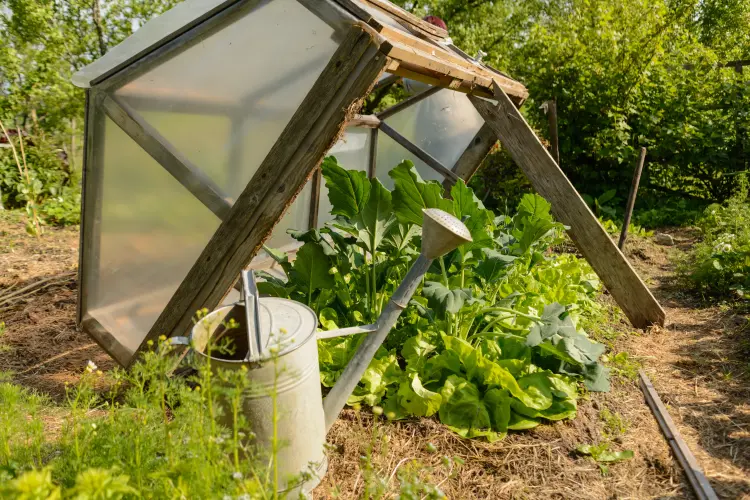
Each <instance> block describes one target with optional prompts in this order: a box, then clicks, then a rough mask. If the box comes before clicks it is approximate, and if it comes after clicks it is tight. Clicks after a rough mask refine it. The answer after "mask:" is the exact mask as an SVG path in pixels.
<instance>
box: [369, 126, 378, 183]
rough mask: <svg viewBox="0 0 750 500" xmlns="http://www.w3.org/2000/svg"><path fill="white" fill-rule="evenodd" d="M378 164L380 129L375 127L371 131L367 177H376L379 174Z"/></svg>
mask: <svg viewBox="0 0 750 500" xmlns="http://www.w3.org/2000/svg"><path fill="white" fill-rule="evenodd" d="M377 165H378V129H376V128H374V129H372V130H371V133H370V158H369V162H368V164H367V177H369V178H370V179H374V178H375V176H376V175H377Z"/></svg>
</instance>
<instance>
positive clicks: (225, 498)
mask: <svg viewBox="0 0 750 500" xmlns="http://www.w3.org/2000/svg"><path fill="white" fill-rule="evenodd" d="M221 500H232V497H230V496H229V495H224V496H223V497H221Z"/></svg>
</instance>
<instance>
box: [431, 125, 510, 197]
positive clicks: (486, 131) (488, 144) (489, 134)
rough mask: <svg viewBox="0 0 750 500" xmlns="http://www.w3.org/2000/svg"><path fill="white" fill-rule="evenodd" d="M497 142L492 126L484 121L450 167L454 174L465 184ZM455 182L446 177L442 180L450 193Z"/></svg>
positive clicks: (444, 187)
mask: <svg viewBox="0 0 750 500" xmlns="http://www.w3.org/2000/svg"><path fill="white" fill-rule="evenodd" d="M496 143H497V135H495V132H494V131H493V130H492V127H490V126H489V125H487V124H486V123H485V124H484V125H482V127H481V128H480V129H479V131H478V132H477V134H476V135H475V136H474V138H473V139H472V140H471V142H470V143H469V145H468V146H467V147H466V149H465V150H464V152H463V153H461V156H459V158H458V160H456V164H455V165H453V168H452V169H451V170H452V171H453V173H454V174H456V176H458V177H459V178H461V179H463V180H464V182H466V183H467V184H468V183H469V181H470V180H471V178H472V177H473V176H474V173H475V172H476V171H477V169H478V168H479V165H481V164H482V160H484V159H485V158H486V157H487V155H488V154H489V153H490V151H491V150H492V147H493V146H494V145H495V144H496ZM455 183H456V181H455V180H454V179H451V178H450V177H446V178H445V180H444V181H443V189H445V190H446V191H447V192H448V193H450V190H451V188H452V187H453V185H454V184H455Z"/></svg>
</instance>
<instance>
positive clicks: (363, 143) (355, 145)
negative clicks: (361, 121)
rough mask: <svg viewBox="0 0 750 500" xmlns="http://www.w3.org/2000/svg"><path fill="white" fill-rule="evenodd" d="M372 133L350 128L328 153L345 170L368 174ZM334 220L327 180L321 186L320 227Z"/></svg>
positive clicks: (366, 130)
mask: <svg viewBox="0 0 750 500" xmlns="http://www.w3.org/2000/svg"><path fill="white" fill-rule="evenodd" d="M371 134H372V131H371V130H370V129H367V128H355V127H350V128H348V129H346V132H345V133H344V136H343V137H342V138H341V139H339V142H337V143H336V144H335V145H334V146H333V148H331V150H330V151H329V152H328V154H329V155H330V156H335V157H336V159H337V160H338V162H339V165H341V166H342V167H343V168H345V169H347V170H361V171H363V172H367V168H368V166H369V165H370V139H371V137H372V135H371ZM331 220H333V217H332V216H331V202H330V201H329V200H328V188H327V187H326V182H325V179H322V181H321V185H320V204H319V205H318V227H323V225H324V224H325V223H326V222H329V221H331Z"/></svg>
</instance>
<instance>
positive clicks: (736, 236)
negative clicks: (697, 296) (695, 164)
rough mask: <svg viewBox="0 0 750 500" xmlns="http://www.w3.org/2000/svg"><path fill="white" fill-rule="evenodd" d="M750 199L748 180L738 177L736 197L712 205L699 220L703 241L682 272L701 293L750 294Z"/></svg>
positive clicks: (681, 269) (682, 266)
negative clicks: (748, 198) (723, 202)
mask: <svg viewBox="0 0 750 500" xmlns="http://www.w3.org/2000/svg"><path fill="white" fill-rule="evenodd" d="M747 196H748V187H747V179H746V178H745V176H744V175H741V176H738V183H737V187H736V190H735V193H734V195H733V196H732V197H731V198H730V199H729V200H728V201H727V202H726V203H725V204H723V205H719V204H714V205H710V206H709V207H708V208H706V210H705V212H704V213H703V217H702V218H701V219H700V220H699V221H698V227H699V228H700V230H701V232H702V241H701V242H700V243H698V244H697V245H695V246H694V247H693V249H692V250H691V252H690V254H689V255H688V256H687V258H686V259H685V260H684V261H683V262H682V263H681V264H680V266H679V270H680V272H681V274H682V276H683V277H685V278H686V279H687V281H688V282H689V283H690V284H692V285H693V287H694V288H695V289H696V290H698V291H700V292H701V293H704V294H706V295H713V296H729V295H730V294H734V295H735V296H736V297H740V298H744V297H745V295H746V294H747V293H748V291H750V205H749V204H748V200H747Z"/></svg>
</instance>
